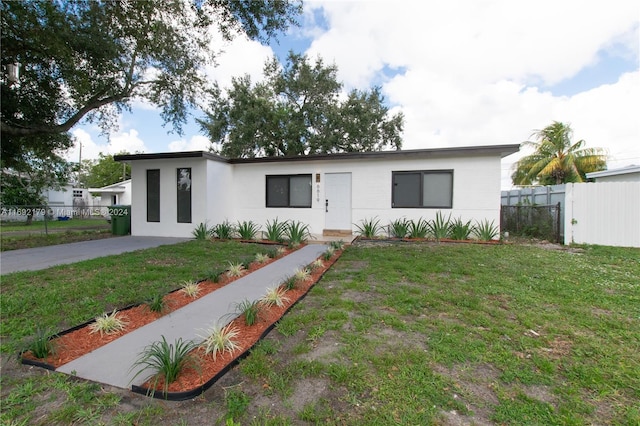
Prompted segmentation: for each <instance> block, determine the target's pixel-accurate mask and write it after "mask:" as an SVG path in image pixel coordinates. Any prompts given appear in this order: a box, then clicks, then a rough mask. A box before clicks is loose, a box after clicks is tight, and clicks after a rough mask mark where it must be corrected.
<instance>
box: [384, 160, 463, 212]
mask: <svg viewBox="0 0 640 426" xmlns="http://www.w3.org/2000/svg"><path fill="white" fill-rule="evenodd" d="M443 173H448V174H450V175H451V203H450V205H448V206H425V205H424V200H423V194H424V190H423V184H424V176H425V175H429V174H443ZM396 174H420V190H419V196H420V205H419V206H396V205H395V202H394V199H395V176H396ZM453 184H454V180H453V169H437V170H397V171H392V172H391V208H392V209H453Z"/></svg>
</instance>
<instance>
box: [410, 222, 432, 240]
mask: <svg viewBox="0 0 640 426" xmlns="http://www.w3.org/2000/svg"><path fill="white" fill-rule="evenodd" d="M427 234H429V222H428V221H427V220H426V219H423V218H420V219H418V220H410V221H408V222H407V234H406V235H407V236H408V237H409V238H427Z"/></svg>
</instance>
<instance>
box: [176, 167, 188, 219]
mask: <svg viewBox="0 0 640 426" xmlns="http://www.w3.org/2000/svg"><path fill="white" fill-rule="evenodd" d="M177 176H178V189H177V192H178V203H177V205H178V223H191V168H190V167H183V168H179V169H178V173H177Z"/></svg>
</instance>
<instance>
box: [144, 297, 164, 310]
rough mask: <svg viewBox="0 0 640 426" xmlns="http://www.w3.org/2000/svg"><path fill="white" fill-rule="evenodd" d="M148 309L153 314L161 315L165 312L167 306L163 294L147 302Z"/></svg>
mask: <svg viewBox="0 0 640 426" xmlns="http://www.w3.org/2000/svg"><path fill="white" fill-rule="evenodd" d="M147 307H148V308H149V310H150V311H151V312H157V313H161V312H162V311H164V310H165V308H166V304H165V301H164V296H163V295H162V294H159V293H158V294H155V295H153V297H151V299H149V300H148V301H147Z"/></svg>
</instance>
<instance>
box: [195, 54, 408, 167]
mask: <svg viewBox="0 0 640 426" xmlns="http://www.w3.org/2000/svg"><path fill="white" fill-rule="evenodd" d="M264 73H265V80H264V81H262V82H259V83H255V84H254V83H253V82H252V81H251V79H250V77H249V76H246V75H245V76H243V77H238V78H234V79H233V81H232V85H231V87H230V88H228V90H226V91H223V90H222V89H221V88H220V87H215V88H214V93H213V96H212V99H213V101H212V103H211V105H210V108H209V111H208V112H207V116H206V117H204V118H203V119H201V120H198V121H199V123H200V125H201V127H202V130H203V131H204V133H205V134H206V135H208V137H209V138H210V140H211V142H212V143H213V144H214V145H213V146H214V147H215V149H214V150H215V151H219V152H220V153H221V154H222V155H225V156H228V157H234V158H243V157H244V158H247V157H249V158H250V157H257V156H269V157H271V156H293V155H309V154H321V153H335V152H362V151H379V150H382V149H385V148H395V149H400V148H401V146H402V138H401V132H402V128H403V115H402V113H397V114H395V115H391V114H390V113H389V109H388V107H386V106H385V105H384V99H383V97H382V95H381V93H380V89H379V88H377V87H376V88H373V89H372V90H370V91H358V90H353V91H351V92H350V93H348V95H347V96H346V99H344V100H340V94H341V90H342V84H341V83H339V82H338V80H337V68H336V66H335V65H325V64H324V62H323V61H322V59H321V58H318V59H317V60H316V61H315V62H312V61H310V60H309V58H308V57H307V56H305V55H299V54H295V53H293V52H291V53H289V56H288V59H287V62H286V63H285V64H284V65H282V64H280V62H279V61H278V60H277V59H276V58H273V59H271V60H269V61H267V63H266V64H265V68H264Z"/></svg>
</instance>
